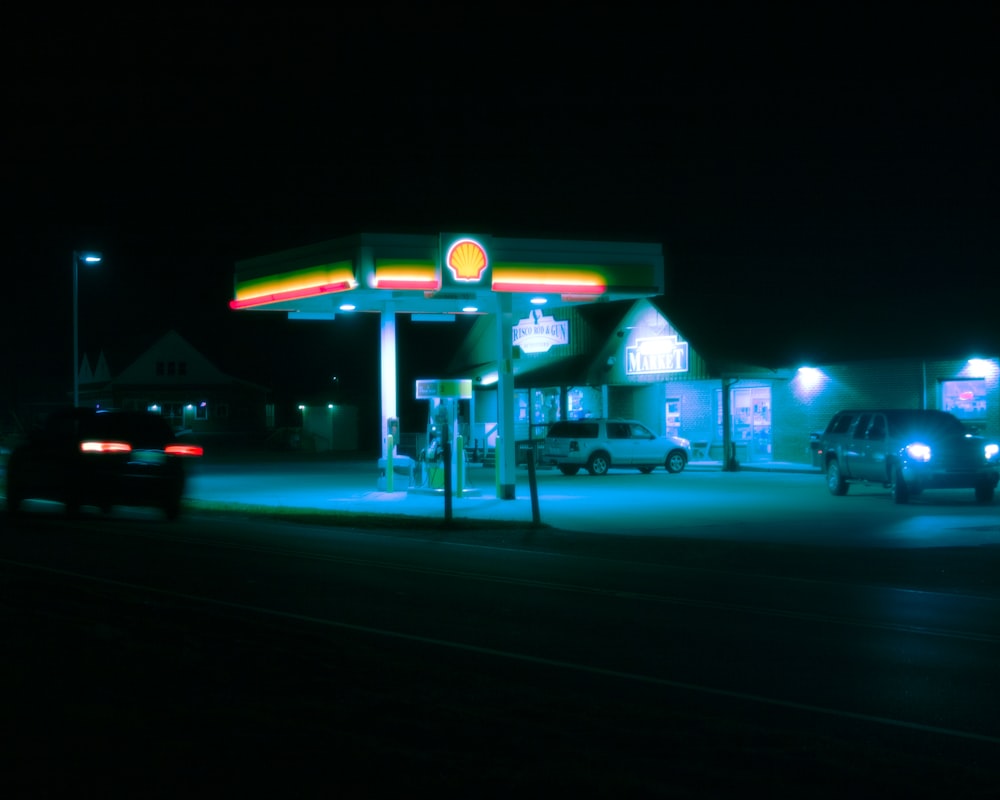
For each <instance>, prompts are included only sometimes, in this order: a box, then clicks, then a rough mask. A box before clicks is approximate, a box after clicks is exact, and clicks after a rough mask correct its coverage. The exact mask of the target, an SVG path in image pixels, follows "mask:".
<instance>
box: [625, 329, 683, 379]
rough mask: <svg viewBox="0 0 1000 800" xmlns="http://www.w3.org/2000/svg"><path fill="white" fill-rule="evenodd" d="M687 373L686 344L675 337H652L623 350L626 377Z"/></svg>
mask: <svg viewBox="0 0 1000 800" xmlns="http://www.w3.org/2000/svg"><path fill="white" fill-rule="evenodd" d="M687 371H688V343H687V342H678V341H677V337H676V336H653V337H651V338H649V339H636V342H635V344H634V345H629V346H628V347H626V348H625V374H626V375H653V374H656V373H660V372H687Z"/></svg>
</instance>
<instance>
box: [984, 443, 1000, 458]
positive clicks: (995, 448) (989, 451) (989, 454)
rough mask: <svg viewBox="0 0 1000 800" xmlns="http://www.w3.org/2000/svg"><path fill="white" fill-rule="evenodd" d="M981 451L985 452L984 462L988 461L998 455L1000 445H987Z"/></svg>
mask: <svg viewBox="0 0 1000 800" xmlns="http://www.w3.org/2000/svg"><path fill="white" fill-rule="evenodd" d="M983 450H984V451H985V452H986V460H987V461H989V460H990V459H992V458H996V457H997V453H1000V445H995V444H988V445H986V447H984V448H983Z"/></svg>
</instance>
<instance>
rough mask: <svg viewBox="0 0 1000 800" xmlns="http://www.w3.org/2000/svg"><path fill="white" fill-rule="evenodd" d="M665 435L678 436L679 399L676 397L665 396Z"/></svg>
mask: <svg viewBox="0 0 1000 800" xmlns="http://www.w3.org/2000/svg"><path fill="white" fill-rule="evenodd" d="M666 413H667V436H680V430H681V401H680V398H677V397H668V398H667V409H666Z"/></svg>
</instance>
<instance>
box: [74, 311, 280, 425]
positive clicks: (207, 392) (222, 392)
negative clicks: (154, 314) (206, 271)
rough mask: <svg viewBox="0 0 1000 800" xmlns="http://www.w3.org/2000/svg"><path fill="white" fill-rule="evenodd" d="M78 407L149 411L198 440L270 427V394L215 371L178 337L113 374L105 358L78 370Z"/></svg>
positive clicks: (161, 341)
mask: <svg viewBox="0 0 1000 800" xmlns="http://www.w3.org/2000/svg"><path fill="white" fill-rule="evenodd" d="M80 402H81V405H89V406H100V407H104V408H122V409H127V410H143V411H153V412H155V413H158V414H161V415H162V416H163V417H165V418H166V419H167V420H168V421H169V422H170V423H171V424H172V425H173V426H174V427H175V428H183V429H188V430H191V431H193V432H194V433H202V434H259V433H263V432H266V431H267V430H269V429H270V428H272V427H273V424H274V406H273V401H272V400H271V397H270V390H269V389H268V388H267V387H265V386H261V385H259V384H256V383H253V382H252V381H248V380H244V379H242V378H237V377H234V376H232V375H229V374H227V373H226V372H224V371H222V370H221V369H219V368H218V367H217V366H216V365H215V364H214V363H212V361H210V360H209V359H208V358H207V357H206V356H205V355H204V354H203V353H202V352H201V351H200V350H198V349H197V348H196V347H194V345H192V344H191V343H190V342H189V341H187V339H185V338H184V337H183V336H181V335H180V334H179V333H178V332H177V331H175V330H171V331H168V332H167V333H165V334H163V335H162V336H160V337H159V338H158V339H156V340H155V341H154V342H153V343H152V344H151V345H150V346H149V347H148V348H146V349H145V350H144V351H142V352H141V353H140V354H139V356H138V357H137V358H135V360H133V361H132V362H131V363H129V364H128V365H127V366H126V367H125V368H124V369H122V370H121V371H119V372H117V373H112V372H111V371H110V370H109V368H108V365H107V362H106V360H105V357H104V354H103V352H102V353H101V354H100V356H99V357H98V361H97V367H96V368H95V369H94V370H93V371H91V369H90V366H89V362H88V360H87V359H86V358H84V360H83V363H82V365H81V368H80Z"/></svg>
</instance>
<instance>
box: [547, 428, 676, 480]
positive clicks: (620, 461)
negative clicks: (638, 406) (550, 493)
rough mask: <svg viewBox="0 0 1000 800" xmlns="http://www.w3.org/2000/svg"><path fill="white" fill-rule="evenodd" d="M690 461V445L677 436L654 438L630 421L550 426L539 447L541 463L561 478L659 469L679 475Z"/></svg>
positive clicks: (649, 432) (653, 434)
mask: <svg viewBox="0 0 1000 800" xmlns="http://www.w3.org/2000/svg"><path fill="white" fill-rule="evenodd" d="M690 459H691V442H689V441H688V440H687V439H681V438H679V437H677V436H657V435H656V434H655V433H653V431H651V430H650V429H649V428H647V427H646V426H645V425H643V424H642V423H641V422H639V421H638V420H634V419H579V420H566V421H563V422H556V423H553V424H552V425H551V426H550V427H549V429H548V432H547V433H546V435H545V442H544V444H543V445H542V455H541V459H540V461H541V463H542V464H548V465H554V466H556V467H558V468H559V471H560V472H562V473H563V474H564V475H576V473H578V472H579V471H580V469H581V468H582V469H586V470H587V472H589V473H590V474H591V475H605V474H607V471H608V470H609V469H611V467H636V468H638V470H639V471H640V472H643V473H648V472H652V471H653V470H654V469H656V467H658V466H660V465H662V466H663V467H664V468H666V470H667V472H681V471H682V470H683V469H684V467H686V466H687V463H688V461H690Z"/></svg>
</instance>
